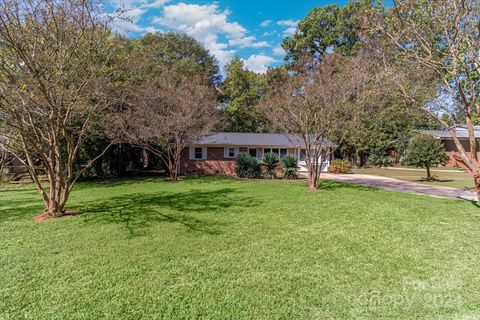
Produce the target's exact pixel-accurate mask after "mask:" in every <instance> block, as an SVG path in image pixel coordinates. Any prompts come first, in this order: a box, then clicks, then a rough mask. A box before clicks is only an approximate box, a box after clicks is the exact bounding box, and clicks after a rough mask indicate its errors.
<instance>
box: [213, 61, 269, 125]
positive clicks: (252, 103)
mask: <svg viewBox="0 0 480 320" xmlns="http://www.w3.org/2000/svg"><path fill="white" fill-rule="evenodd" d="M225 72H226V73H227V77H226V78H225V81H224V82H223V84H222V86H221V88H220V98H221V100H222V102H223V103H224V104H225V107H224V109H223V110H224V114H225V117H226V120H227V121H228V126H227V128H226V129H227V130H228V131H235V132H261V131H266V129H267V127H268V126H267V124H266V121H265V119H264V117H263V115H262V113H261V111H260V108H259V102H260V99H261V98H262V97H263V96H264V95H265V91H266V88H267V79H266V76H265V75H263V74H258V73H255V72H253V71H249V70H245V68H244V64H243V61H242V60H240V59H239V58H234V59H232V60H231V61H230V62H229V64H228V65H227V66H226V67H225Z"/></svg>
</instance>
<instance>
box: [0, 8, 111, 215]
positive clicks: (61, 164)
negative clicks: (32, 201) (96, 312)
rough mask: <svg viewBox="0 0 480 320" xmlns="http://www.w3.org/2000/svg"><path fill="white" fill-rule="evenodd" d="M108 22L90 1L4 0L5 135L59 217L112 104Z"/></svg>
mask: <svg viewBox="0 0 480 320" xmlns="http://www.w3.org/2000/svg"><path fill="white" fill-rule="evenodd" d="M101 17H102V15H101V14H99V11H97V8H96V6H95V4H93V3H92V2H91V1H89V0H63V1H57V0H2V1H0V118H2V119H3V120H4V121H5V122H6V124H7V130H4V131H2V135H4V137H3V138H6V139H8V140H9V143H10V146H11V147H12V148H11V149H9V150H8V151H9V152H12V153H13V154H15V155H16V156H17V157H18V158H19V159H20V160H21V161H22V162H23V164H24V165H25V167H26V168H27V169H28V172H29V173H30V175H31V177H32V179H33V181H34V182H35V185H36V187H37V189H38V192H39V193H40V195H41V197H42V199H43V202H44V204H45V213H46V214H48V215H49V216H52V217H58V216H61V215H63V214H64V213H65V206H66V203H67V200H68V198H69V195H70V193H71V191H72V188H73V186H74V184H75V182H76V180H77V178H78V177H79V175H80V174H81V172H78V171H76V170H74V166H75V163H76V160H77V155H78V150H79V148H80V146H81V145H82V142H83V140H84V138H85V136H86V135H87V133H88V132H89V130H90V129H91V128H92V126H93V124H94V123H95V121H96V118H97V116H99V114H101V111H102V110H103V109H104V108H105V107H106V105H107V99H106V95H105V90H104V89H105V87H106V77H105V74H106V70H105V67H106V65H107V64H108V47H109V41H110V40H111V38H110V33H109V30H108V27H107V24H106V22H105V21H104V20H103V19H102V18H101ZM9 129H11V130H9ZM9 132H11V133H12V134H9ZM5 135H9V136H8V137H5ZM88 165H89V164H83V165H82V168H85V167H86V166H88ZM42 172H45V175H46V178H47V181H48V183H47V184H46V185H45V184H43V183H42V182H41V177H40V175H41V174H42Z"/></svg>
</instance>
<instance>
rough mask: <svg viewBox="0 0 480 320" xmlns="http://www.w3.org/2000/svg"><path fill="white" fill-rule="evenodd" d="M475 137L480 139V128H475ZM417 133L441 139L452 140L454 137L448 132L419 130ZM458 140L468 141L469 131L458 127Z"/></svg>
mask: <svg viewBox="0 0 480 320" xmlns="http://www.w3.org/2000/svg"><path fill="white" fill-rule="evenodd" d="M474 129H475V137H476V138H480V126H474ZM417 132H420V133H423V134H430V135H432V136H434V137H436V138H439V139H452V135H451V134H450V132H448V130H417ZM457 138H459V139H464V138H465V139H466V138H468V130H467V128H466V127H457Z"/></svg>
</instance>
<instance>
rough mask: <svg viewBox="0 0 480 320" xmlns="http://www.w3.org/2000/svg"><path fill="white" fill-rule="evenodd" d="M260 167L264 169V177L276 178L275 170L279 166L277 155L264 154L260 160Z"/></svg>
mask: <svg viewBox="0 0 480 320" xmlns="http://www.w3.org/2000/svg"><path fill="white" fill-rule="evenodd" d="M262 165H263V167H264V168H265V169H266V172H265V177H266V178H268V179H275V178H276V177H277V175H276V173H275V170H276V169H277V167H278V166H279V165H280V159H279V158H278V154H276V153H273V152H268V153H265V154H264V156H263V159H262Z"/></svg>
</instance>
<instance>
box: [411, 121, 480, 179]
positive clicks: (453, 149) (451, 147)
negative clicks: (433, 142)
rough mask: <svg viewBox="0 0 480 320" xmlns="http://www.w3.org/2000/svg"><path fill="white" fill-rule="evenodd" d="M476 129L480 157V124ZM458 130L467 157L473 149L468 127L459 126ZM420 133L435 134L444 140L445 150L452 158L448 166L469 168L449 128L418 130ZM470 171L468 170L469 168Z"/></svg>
mask: <svg viewBox="0 0 480 320" xmlns="http://www.w3.org/2000/svg"><path fill="white" fill-rule="evenodd" d="M474 129H475V138H476V140H477V150H475V151H476V152H477V156H478V158H479V159H480V145H479V144H480V126H474ZM456 130H457V138H458V139H459V140H460V142H461V144H462V146H463V148H464V149H465V152H466V153H467V157H470V155H471V150H470V143H469V138H468V130H467V128H466V127H462V126H458V127H457V128H456ZM417 132H419V133H423V134H429V135H432V136H434V137H435V138H437V139H440V141H442V143H443V146H444V147H445V151H446V153H447V155H448V157H449V158H450V160H449V161H448V163H447V164H446V165H445V166H446V167H451V168H463V169H467V167H466V165H465V164H464V163H463V160H462V156H461V155H460V152H459V151H458V150H457V146H456V145H455V142H454V141H453V138H452V136H451V135H450V132H448V131H447V130H417ZM467 171H468V170H467Z"/></svg>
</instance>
